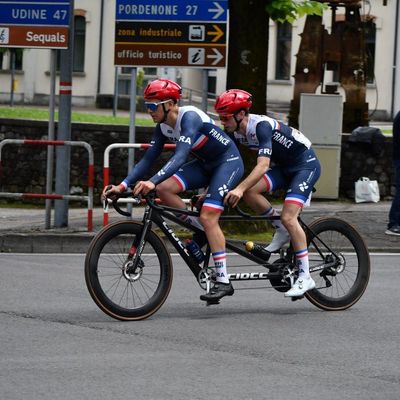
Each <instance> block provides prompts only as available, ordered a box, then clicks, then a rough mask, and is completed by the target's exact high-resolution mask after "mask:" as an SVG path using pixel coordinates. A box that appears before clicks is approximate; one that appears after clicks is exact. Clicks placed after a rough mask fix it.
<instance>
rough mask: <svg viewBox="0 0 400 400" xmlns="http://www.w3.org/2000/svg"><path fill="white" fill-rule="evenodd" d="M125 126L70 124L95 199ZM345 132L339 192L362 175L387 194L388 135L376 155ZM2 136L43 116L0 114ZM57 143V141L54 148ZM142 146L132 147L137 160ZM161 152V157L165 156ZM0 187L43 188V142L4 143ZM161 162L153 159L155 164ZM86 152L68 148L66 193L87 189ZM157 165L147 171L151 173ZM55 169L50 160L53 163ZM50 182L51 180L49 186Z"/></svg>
mask: <svg viewBox="0 0 400 400" xmlns="http://www.w3.org/2000/svg"><path fill="white" fill-rule="evenodd" d="M151 132H152V128H148V127H146V128H145V127H136V142H138V143H147V142H149V140H150V137H151ZM128 137H129V128H128V127H127V126H122V125H95V124H82V123H80V124H72V134H71V140H79V141H84V142H87V143H89V144H90V145H91V146H92V147H93V151H94V160H95V166H94V174H95V178H94V184H95V190H94V194H95V196H94V200H95V204H96V205H98V204H99V194H100V193H101V190H102V188H103V157H104V150H105V149H106V147H107V146H108V145H110V144H112V143H127V142H128ZM348 137H349V135H343V139H342V154H341V179H340V187H339V190H340V196H341V197H346V198H350V199H353V198H354V182H355V181H356V180H357V179H358V178H359V177H361V176H367V177H369V178H370V179H376V180H378V182H379V186H380V191H381V197H382V198H387V197H388V196H390V195H391V191H392V190H393V188H392V187H391V182H393V176H392V175H393V171H392V162H391V144H392V140H391V138H386V139H385V150H384V152H383V153H382V154H381V155H380V156H379V157H375V156H373V155H372V154H371V152H370V150H369V148H368V146H367V147H363V146H360V145H355V144H352V143H349V142H348ZM3 139H35V140H40V139H42V140H44V139H47V122H42V121H25V120H11V119H0V140H3ZM58 148H59V147H56V151H57V149H58ZM142 155H143V151H140V150H137V151H135V162H137V161H138V160H139V159H140V158H141V156H142ZM170 155H171V152H164V153H163V156H162V159H161V162H163V161H165V159H167V158H168V157H170ZM127 163H128V150H126V149H114V150H112V151H111V153H110V182H111V183H120V182H121V180H122V179H123V178H125V176H126V174H127V170H128V165H127ZM1 164H2V165H1V166H2V169H1V171H0V191H1V192H12V193H25V192H29V193H44V192H45V188H46V165H47V151H46V146H40V147H39V146H30V145H13V144H10V145H6V146H4V147H3V151H2V155H1ZM159 165H160V163H159V164H158V166H159ZM87 170H88V156H87V151H86V150H85V149H84V148H80V147H73V148H71V173H70V188H71V194H78V193H79V192H80V191H82V192H83V194H87ZM156 170H158V168H157V166H155V167H154V168H153V169H152V170H151V171H149V174H148V176H149V177H150V176H152V175H153V173H154V172H156ZM54 175H55V166H54ZM53 187H55V186H53Z"/></svg>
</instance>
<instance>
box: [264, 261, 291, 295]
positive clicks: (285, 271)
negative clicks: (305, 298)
mask: <svg viewBox="0 0 400 400" xmlns="http://www.w3.org/2000/svg"><path fill="white" fill-rule="evenodd" d="M272 265H273V267H271V268H270V269H269V272H274V273H276V272H278V273H279V275H278V276H275V277H273V278H269V281H270V283H271V285H272V287H273V288H274V289H275V290H277V291H278V292H281V293H285V292H287V291H288V290H289V289H290V288H291V284H290V278H289V277H288V275H289V274H290V272H291V271H293V270H294V266H293V265H292V264H289V263H288V261H287V260H286V259H285V258H279V259H278V260H275V261H274V262H273V263H272ZM285 277H286V278H285Z"/></svg>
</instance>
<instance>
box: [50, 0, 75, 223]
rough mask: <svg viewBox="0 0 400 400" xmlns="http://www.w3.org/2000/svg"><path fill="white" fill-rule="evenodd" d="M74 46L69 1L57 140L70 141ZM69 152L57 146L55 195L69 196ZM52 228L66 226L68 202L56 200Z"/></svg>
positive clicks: (61, 52) (67, 147)
mask: <svg viewBox="0 0 400 400" xmlns="http://www.w3.org/2000/svg"><path fill="white" fill-rule="evenodd" d="M73 44H74V0H71V8H70V14H69V46H68V49H66V50H60V64H61V65H60V95H59V117H58V132H57V139H58V140H64V141H65V140H71V98H72V68H73V54H74V49H73V47H74V46H73ZM70 156H71V152H70V147H69V146H57V150H56V193H57V194H61V195H67V194H69V174H70V161H71V157H70ZM54 226H55V227H56V228H63V227H66V226H68V200H56V201H55V205H54Z"/></svg>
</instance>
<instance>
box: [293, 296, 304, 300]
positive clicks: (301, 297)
mask: <svg viewBox="0 0 400 400" xmlns="http://www.w3.org/2000/svg"><path fill="white" fill-rule="evenodd" d="M291 299H292V301H296V300H301V299H304V296H296V297H291Z"/></svg>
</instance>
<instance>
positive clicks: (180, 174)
mask: <svg viewBox="0 0 400 400" xmlns="http://www.w3.org/2000/svg"><path fill="white" fill-rule="evenodd" d="M144 98H145V102H146V103H145V104H146V107H147V111H148V113H149V114H150V115H151V117H152V119H153V121H154V122H156V123H157V125H156V127H155V130H154V133H153V136H152V138H151V146H150V148H149V149H148V150H147V151H146V153H145V155H144V156H143V158H142V159H141V160H140V162H139V163H138V164H137V165H136V166H135V167H134V168H133V169H132V171H131V172H130V173H129V175H128V176H127V177H126V178H125V179H124V180H123V181H122V183H121V184H119V185H118V186H113V185H112V186H111V187H106V188H105V189H104V190H103V197H107V196H110V195H112V193H121V192H123V191H125V190H126V188H127V187H128V186H130V185H133V184H135V183H136V184H135V187H134V189H133V194H134V195H138V194H140V193H144V194H146V193H148V192H149V191H150V190H153V189H154V188H156V190H157V194H158V196H159V197H160V199H161V200H162V202H163V203H164V204H167V205H169V206H171V207H176V208H185V204H184V203H183V201H182V199H181V198H180V197H179V196H178V193H180V192H183V191H185V190H189V189H197V188H202V187H206V186H208V191H207V196H206V199H205V201H204V204H203V207H202V209H201V212H200V222H201V224H202V226H203V227H204V232H205V234H206V236H207V239H208V243H209V244H210V248H211V251H212V256H213V260H214V265H215V269H216V281H217V283H216V284H215V285H214V287H213V289H212V290H211V291H210V292H209V293H207V294H205V295H202V296H200V298H201V300H204V301H207V302H209V303H217V302H218V301H219V299H220V298H222V297H224V296H226V295H232V294H233V292H234V290H233V287H232V285H231V283H230V281H229V278H228V274H227V270H226V254H225V236H224V234H223V232H222V230H221V228H220V226H219V217H220V215H221V213H222V212H223V210H224V203H223V198H224V196H225V195H226V193H227V192H228V191H229V190H231V189H233V188H234V187H235V186H236V185H237V184H238V183H239V182H240V179H241V177H242V175H243V172H244V168H243V161H242V158H241V156H240V153H239V150H238V148H237V147H236V144H235V142H234V141H233V140H232V139H231V138H229V136H228V135H227V134H226V133H225V132H224V131H222V130H221V129H220V128H219V127H218V126H217V125H215V124H214V122H213V121H212V120H211V118H210V117H209V116H208V115H207V114H205V113H204V112H203V111H201V110H199V109H198V108H196V107H193V106H184V107H179V106H178V104H177V102H178V100H179V99H180V98H181V88H180V86H179V85H178V84H177V83H175V82H173V81H170V80H167V79H157V80H155V81H152V82H150V83H149V84H148V85H147V87H146V89H145V91H144ZM167 140H170V141H172V142H175V143H176V150H175V153H174V155H173V156H172V157H171V158H170V159H169V160H168V162H167V163H166V164H165V165H164V166H163V167H162V168H161V169H160V170H159V171H158V172H157V173H156V174H155V175H154V176H153V177H151V178H150V179H149V180H146V181H143V180H140V179H143V177H144V175H146V173H148V171H149V169H150V168H151V166H152V165H153V163H154V162H155V160H156V159H157V158H158V156H159V155H160V154H161V152H162V150H163V146H164V144H165V142H166V141H167ZM190 152H193V153H194V154H195V155H196V157H197V158H196V159H195V160H193V161H190V162H187V158H188V156H189V154H190ZM191 222H193V221H191Z"/></svg>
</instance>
